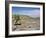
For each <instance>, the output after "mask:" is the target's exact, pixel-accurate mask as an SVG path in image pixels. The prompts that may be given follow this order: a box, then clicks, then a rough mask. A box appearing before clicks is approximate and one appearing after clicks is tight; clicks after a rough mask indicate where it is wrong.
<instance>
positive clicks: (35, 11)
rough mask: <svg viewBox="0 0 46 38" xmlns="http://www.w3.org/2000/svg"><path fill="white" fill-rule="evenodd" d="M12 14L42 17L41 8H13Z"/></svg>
mask: <svg viewBox="0 0 46 38" xmlns="http://www.w3.org/2000/svg"><path fill="white" fill-rule="evenodd" d="M12 14H19V15H28V16H32V17H40V8H32V7H12Z"/></svg>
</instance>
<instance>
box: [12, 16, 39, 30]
mask: <svg viewBox="0 0 46 38" xmlns="http://www.w3.org/2000/svg"><path fill="white" fill-rule="evenodd" d="M13 18H14V21H13V22H14V23H15V24H21V25H13V26H14V27H15V26H16V27H15V28H16V29H15V30H18V31H20V30H21V31H22V30H39V29H40V17H37V18H33V17H30V16H26V15H13ZM13 18H12V19H13ZM14 27H13V29H14Z"/></svg>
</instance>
